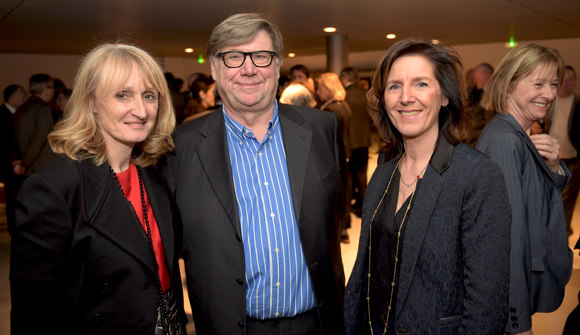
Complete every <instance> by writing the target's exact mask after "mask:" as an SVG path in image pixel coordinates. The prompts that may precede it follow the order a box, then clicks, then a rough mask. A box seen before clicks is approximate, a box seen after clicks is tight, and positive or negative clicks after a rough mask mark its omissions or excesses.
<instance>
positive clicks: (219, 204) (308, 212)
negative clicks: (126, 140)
mask: <svg viewBox="0 0 580 335" xmlns="http://www.w3.org/2000/svg"><path fill="white" fill-rule="evenodd" d="M278 113H279V119H280V126H281V128H282V135H283V138H284V147H285V152H286V160H287V162H288V176H289V180H290V191H291V194H292V203H293V205H294V213H295V215H296V221H297V223H298V229H299V231H300V240H301V242H302V249H303V252H304V257H305V260H306V263H307V264H308V271H309V273H310V279H311V282H312V289H313V291H314V296H315V298H316V305H317V307H316V309H317V311H318V316H319V318H320V324H321V327H322V331H323V333H324V334H332V335H335V334H343V332H344V330H343V322H342V317H343V309H342V306H343V304H342V298H343V294H344V273H343V266H342V260H341V254H340V233H341V229H342V226H343V224H344V222H345V219H346V218H345V217H344V215H343V214H344V213H345V212H344V211H343V210H341V209H340V208H344V198H343V195H344V194H345V191H344V189H343V186H342V185H343V184H342V183H341V178H342V179H343V180H344V178H343V177H342V175H345V174H346V166H345V165H346V159H345V158H344V157H343V155H342V152H343V148H342V141H341V139H340V134H339V131H338V122H337V120H336V117H335V116H334V115H332V114H328V113H321V112H320V111H318V110H315V109H312V108H306V107H299V106H291V105H285V104H281V103H280V104H278ZM186 143H187V145H184V144H186ZM175 144H176V146H175V148H176V150H175V154H173V155H169V158H168V160H167V162H166V163H165V164H164V165H162V166H161V179H162V180H163V181H164V183H165V185H166V186H167V188H168V190H169V193H170V195H171V196H172V197H173V198H174V199H175V204H176V205H177V206H178V207H179V209H180V214H181V218H182V220H183V222H184V224H183V235H182V239H183V240H182V242H183V243H182V244H183V258H184V260H185V263H186V272H187V282H188V294H189V300H190V302H191V306H192V312H193V320H194V322H195V327H196V332H197V334H200V335H206V334H228V335H234V334H245V332H246V330H245V328H244V327H245V325H246V323H247V322H246V287H245V285H244V284H245V271H246V267H245V259H244V246H243V239H242V233H241V228H240V222H239V213H238V206H237V205H236V195H235V188H234V182H233V177H232V168H231V163H230V157H229V154H228V152H229V149H228V142H227V139H226V128H225V122H224V116H223V113H222V112H221V110H219V111H216V112H214V113H211V114H208V115H205V116H203V117H201V118H199V119H197V120H195V121H192V122H188V123H185V124H183V125H182V126H180V127H178V128H177V131H176V136H175ZM184 166H187V168H183V167H184ZM191 171H197V173H198V174H197V175H196V176H195V177H192V176H191V175H190V172H191ZM176 181H179V183H177V182H176ZM322 236H324V238H323V237H322Z"/></svg>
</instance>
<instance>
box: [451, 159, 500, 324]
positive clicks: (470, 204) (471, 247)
mask: <svg viewBox="0 0 580 335" xmlns="http://www.w3.org/2000/svg"><path fill="white" fill-rule="evenodd" d="M507 193H508V192H507V189H506V184H505V180H504V177H503V174H502V172H501V170H500V168H499V166H498V165H497V164H496V163H495V162H493V161H492V160H489V159H487V160H482V162H480V163H479V164H478V165H477V167H476V168H475V169H474V171H473V175H472V178H470V181H469V183H468V188H467V189H466V190H465V200H464V203H463V208H462V214H461V232H460V234H461V241H462V252H461V253H462V255H463V259H464V263H465V267H464V269H463V282H464V286H465V298H464V302H463V305H464V312H463V316H462V318H461V327H460V329H459V331H458V333H459V334H480V333H485V334H500V333H503V330H504V327H505V323H506V321H507V310H508V292H509V264H510V232H511V207H510V204H509V201H507V199H508V195H507ZM474 329H475V331H474Z"/></svg>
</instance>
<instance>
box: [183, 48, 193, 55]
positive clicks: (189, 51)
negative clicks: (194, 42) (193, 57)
mask: <svg viewBox="0 0 580 335" xmlns="http://www.w3.org/2000/svg"><path fill="white" fill-rule="evenodd" d="M185 52H187V53H188V54H190V53H192V52H193V48H185Z"/></svg>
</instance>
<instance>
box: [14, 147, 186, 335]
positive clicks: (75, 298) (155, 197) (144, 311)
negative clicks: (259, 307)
mask: <svg viewBox="0 0 580 335" xmlns="http://www.w3.org/2000/svg"><path fill="white" fill-rule="evenodd" d="M141 171H142V172H141V174H142V177H143V182H144V185H145V190H146V192H147V195H148V197H149V200H150V203H151V206H152V208H153V213H154V215H155V218H156V220H157V223H158V226H159V232H160V235H161V239H162V241H163V247H164V251H165V261H166V264H167V267H168V270H169V274H170V276H171V278H172V287H173V290H174V291H175V293H176V296H177V298H178V299H177V300H178V303H179V304H180V305H179V306H182V305H183V301H182V295H181V294H182V293H181V281H180V276H179V267H178V265H177V256H178V255H177V254H176V253H175V245H174V232H173V227H172V225H171V223H172V216H171V206H170V203H169V198H168V197H167V196H166V194H165V192H164V190H163V188H162V187H161V185H160V184H159V183H158V182H157V180H156V179H155V176H154V173H153V171H152V169H150V168H149V169H147V168H142V169H141ZM16 201H17V204H16V221H17V224H16V228H15V230H14V232H13V234H12V251H11V259H10V284H11V294H12V313H11V325H12V334H41V333H44V332H47V331H48V332H49V333H51V332H58V333H59V334H148V335H151V334H153V333H154V327H155V324H156V322H157V306H158V299H159V288H158V283H157V278H156V271H155V268H156V266H157V262H156V261H155V259H154V258H153V255H152V254H151V251H150V249H149V244H148V241H147V238H146V236H145V234H144V230H143V229H142V227H140V223H139V222H138V221H137V220H136V219H135V216H134V214H133V213H134V212H133V211H132V210H131V207H130V206H131V205H130V204H129V203H128V201H127V200H126V199H125V198H124V197H123V195H122V194H121V192H119V187H118V186H117V184H116V183H115V181H114V179H113V178H112V177H111V173H110V170H109V167H108V165H106V164H104V165H102V166H100V167H97V166H96V165H94V164H93V163H92V162H90V161H87V160H84V161H80V162H74V161H71V160H70V159H68V158H65V157H64V156H62V157H60V158H58V159H56V160H55V161H54V162H53V163H52V164H50V165H49V166H47V168H46V169H44V170H43V171H42V172H40V173H38V174H34V175H32V176H31V177H29V178H28V179H27V180H26V182H25V183H24V185H23V186H22V188H21V190H20V193H19V194H18V197H17V200H16ZM183 316H184V315H182V317H183Z"/></svg>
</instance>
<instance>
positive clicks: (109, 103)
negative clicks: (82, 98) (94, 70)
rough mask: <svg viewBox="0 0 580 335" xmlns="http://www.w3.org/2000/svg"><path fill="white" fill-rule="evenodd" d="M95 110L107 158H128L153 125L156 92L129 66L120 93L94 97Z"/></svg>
mask: <svg viewBox="0 0 580 335" xmlns="http://www.w3.org/2000/svg"><path fill="white" fill-rule="evenodd" d="M95 106H96V114H97V118H98V120H99V125H100V131H101V134H102V135H103V138H104V140H105V146H106V148H107V152H108V154H109V153H111V151H117V150H123V151H128V152H129V154H130V151H131V150H132V149H133V147H134V146H135V144H136V143H140V142H143V141H145V139H147V136H149V133H151V130H152V129H153V126H154V125H155V118H156V117H157V111H158V109H159V92H158V91H157V90H156V89H155V88H153V85H152V84H151V82H149V80H148V79H147V78H146V77H145V76H144V75H143V73H142V72H141V70H140V69H139V67H138V66H137V65H136V64H134V63H133V66H132V68H131V73H130V75H129V77H128V79H127V81H126V82H125V84H124V85H122V87H121V89H119V90H115V91H112V92H106V93H105V94H104V96H99V97H97V99H96V103H95ZM117 152H118V151H117Z"/></svg>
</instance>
